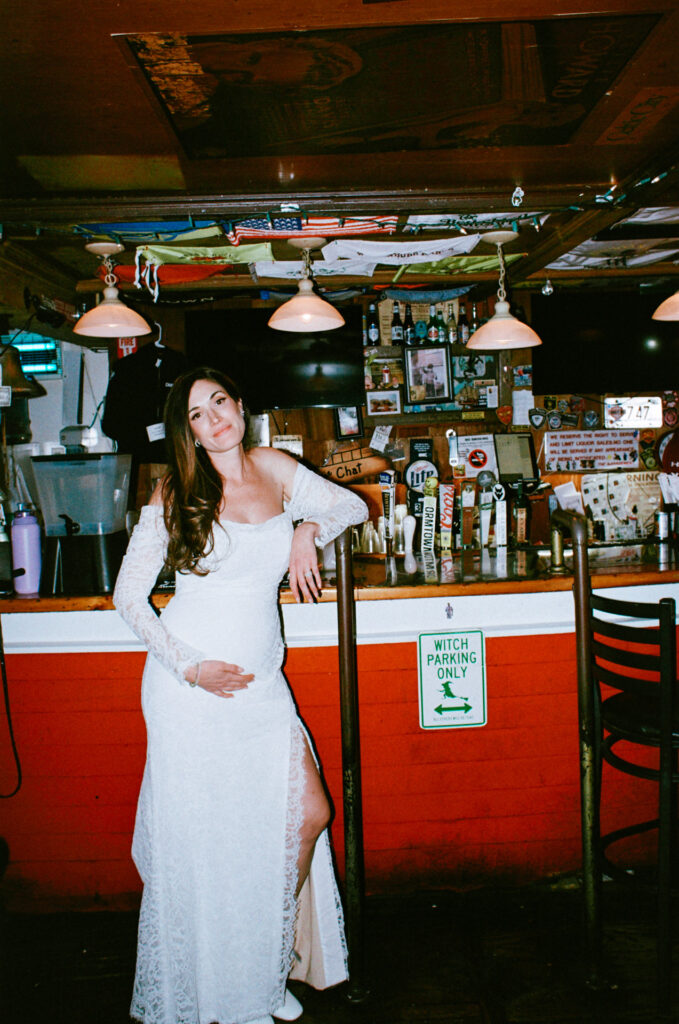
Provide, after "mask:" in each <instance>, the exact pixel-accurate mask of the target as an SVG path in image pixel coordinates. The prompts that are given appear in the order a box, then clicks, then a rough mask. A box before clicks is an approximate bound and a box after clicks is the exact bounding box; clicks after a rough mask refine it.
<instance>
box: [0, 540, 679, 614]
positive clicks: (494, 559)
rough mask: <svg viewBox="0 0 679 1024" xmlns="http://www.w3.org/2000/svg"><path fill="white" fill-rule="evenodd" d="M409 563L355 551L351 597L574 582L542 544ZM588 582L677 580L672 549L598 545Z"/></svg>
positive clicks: (161, 601) (534, 589) (63, 603)
mask: <svg viewBox="0 0 679 1024" xmlns="http://www.w3.org/2000/svg"><path fill="white" fill-rule="evenodd" d="M415 560H416V567H413V569H412V570H411V571H407V569H406V564H405V559H404V556H403V555H397V556H395V557H394V558H393V559H387V558H385V556H384V555H361V554H358V555H354V559H353V571H354V599H355V600H356V601H393V600H403V599H404V598H420V597H464V596H470V595H473V594H521V593H524V594H528V593H544V592H550V591H569V592H570V590H571V588H572V586H573V575H572V572H571V571H570V561H571V556H570V552H569V551H567V553H566V570H567V571H566V572H565V573H563V574H556V575H555V574H553V573H552V572H551V570H550V559H549V552H548V551H547V549H545V548H542V547H540V548H526V549H524V550H522V551H509V552H507V553H506V555H504V556H502V557H501V558H499V557H498V554H497V553H496V552H495V551H486V552H481V551H478V550H473V551H468V552H462V553H457V552H456V553H454V554H453V555H452V556H445V555H444V556H443V557H441V556H440V555H436V556H435V557H434V559H433V561H432V562H431V563H430V566H429V569H428V571H427V567H426V566H425V565H423V559H422V555H420V554H418V555H416V556H415ZM589 562H590V570H591V575H592V579H593V582H594V585H595V587H597V588H601V589H605V588H607V587H635V586H649V585H656V584H665V583H678V582H679V552H675V551H673V550H670V551H668V553H667V555H666V557H664V558H662V559H659V546H658V545H656V544H628V545H600V546H593V547H592V548H590V551H589ZM322 575H323V592H322V595H321V598H320V602H321V603H325V602H335V601H336V599H337V592H336V590H335V578H334V571H333V570H332V569H329V570H323V573H322ZM172 595H173V591H172V588H170V587H168V588H165V589H159V590H156V591H155V592H154V594H153V598H152V600H153V604H154V605H155V607H156V608H158V609H160V608H163V607H165V605H166V604H167V603H168V602H169V601H170V600H171V598H172ZM280 601H281V604H294V603H295V599H294V597H293V595H292V593H291V592H290V590H289V589H288V588H287V586H286V585H285V584H283V585H282V586H281V591H280ZM111 609H113V601H112V599H111V596H110V595H106V594H96V595H79V596H76V595H73V596H71V595H47V594H41V595H40V596H39V597H37V596H36V597H20V596H14V597H2V598H0V613H5V614H11V613H25V612H65V611H110V610H111Z"/></svg>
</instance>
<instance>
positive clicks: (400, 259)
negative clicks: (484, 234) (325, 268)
mask: <svg viewBox="0 0 679 1024" xmlns="http://www.w3.org/2000/svg"><path fill="white" fill-rule="evenodd" d="M480 237H481V236H480V235H479V234H474V235H460V236H459V237H458V238H442V239H433V240H431V241H425V240H424V239H419V238H413V240H412V242H364V241H363V240H362V239H360V238H359V239H357V238H353V239H351V241H344V240H341V241H334V242H329V243H328V244H327V245H326V246H325V247H324V249H323V258H324V259H326V260H333V259H368V260H374V261H375V263H382V264H387V265H389V266H397V267H398V266H404V265H407V264H410V263H425V262H432V261H435V260H442V259H445V258H446V257H447V256H458V255H460V254H461V253H467V252H471V251H472V249H473V248H474V247H475V245H476V244H477V243H478V241H479V239H480Z"/></svg>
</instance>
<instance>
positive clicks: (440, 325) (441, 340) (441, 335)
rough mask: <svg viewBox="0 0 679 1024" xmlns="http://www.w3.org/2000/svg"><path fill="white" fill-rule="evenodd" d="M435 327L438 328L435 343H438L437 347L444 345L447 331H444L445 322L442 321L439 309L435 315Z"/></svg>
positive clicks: (441, 311)
mask: <svg viewBox="0 0 679 1024" xmlns="http://www.w3.org/2000/svg"><path fill="white" fill-rule="evenodd" d="M436 326H437V328H438V338H437V341H438V343H439V345H444V344H445V341H446V334H447V331H446V322H445V320H444V319H443V310H442V309H439V310H438V312H437V314H436Z"/></svg>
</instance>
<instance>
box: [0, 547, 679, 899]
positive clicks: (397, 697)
mask: <svg viewBox="0 0 679 1024" xmlns="http://www.w3.org/2000/svg"><path fill="white" fill-rule="evenodd" d="M662 555H663V557H662V558H661V559H660V560H659V557H658V556H659V550H658V548H657V547H655V546H653V545H644V546H640V545H631V546H629V547H622V546H621V547H617V548H612V547H608V548H601V549H594V550H592V552H591V570H592V576H593V582H594V586H595V588H596V589H597V590H600V589H606V588H616V590H617V592H618V594H619V595H620V596H622V593H624V590H625V589H627V590H628V594H627V596H630V597H631V596H632V595H633V596H634V597H635V598H636V599H638V600H653V601H657V600H658V599H659V598H660V597H663V596H674V597H675V598H677V599H679V564H678V563H677V560H676V558H675V555H674V553H671V554H670V556H669V558H667V557H665V553H664V552H662ZM567 562H568V556H567ZM407 568H412V563H410V564H409V565H408V566H406V564H405V560H404V559H403V558H402V557H401V558H396V559H395V560H394V561H393V562H390V561H388V560H386V559H385V558H384V557H381V558H380V557H379V556H357V557H355V558H354V594H355V598H356V636H357V643H358V688H359V711H360V730H361V761H362V767H363V808H364V836H365V863H366V880H367V888H368V891H370V892H379V891H383V892H394V891H396V890H398V889H403V890H408V889H412V888H421V887H423V886H424V887H431V888H434V887H445V886H450V887H458V886H465V885H470V884H476V883H483V882H486V881H488V879H489V878H491V877H492V879H493V881H494V882H496V883H497V882H502V881H506V882H507V883H510V884H511V883H516V882H524V881H528V880H532V879H537V878H544V877H545V876H549V875H553V874H558V873H561V872H571V871H573V870H575V869H576V868H577V867H578V865H579V862H580V795H579V757H578V726H577V721H578V719H577V673H576V660H575V638H574V614H573V611H574V610H573V597H572V593H571V588H572V583H573V578H572V576H571V575H557V576H554V575H551V574H550V572H549V555H548V552H547V551H546V550H544V549H541V550H540V549H533V550H528V551H525V552H524V551H520V552H509V553H508V554H507V557H506V560H505V559H504V558H503V557H502V555H501V556H500V560H499V563H498V561H497V556H496V555H495V554H494V553H488V552H486V553H485V554H484V555H483V556H482V555H481V553H480V552H464V553H463V554H462V555H460V556H458V555H456V556H455V557H453V558H452V559H446V558H444V559H442V560H441V559H437V560H436V562H435V564H434V565H431V566H429V565H427V564H424V565H423V564H422V560H421V559H418V563H417V566H416V571H415V572H408V571H406V569H407ZM171 597H172V595H171V593H167V592H163V593H155V594H154V596H153V602H154V604H155V605H156V607H158V608H160V607H161V606H163V605H165V604H166V603H167V602H168V601H169V600H171ZM281 604H282V618H283V629H284V634H285V640H286V645H287V654H286V662H285V666H284V670H285V674H286V676H287V678H288V680H289V682H290V685H291V687H292V690H293V693H294V696H295V700H296V702H297V705H298V707H299V709H300V713H301V715H302V717H303V719H304V720H305V722H306V723H307V725H308V727H309V729H310V731H311V733H312V735H313V737H314V740H315V743H316V747H317V751H318V754H319V757H320V760H321V763H322V767H323V772H324V777H325V780H326V783H327V786H328V789H329V792H330V795H331V798H332V800H333V803H334V806H335V810H336V817H335V820H334V822H333V825H332V834H333V841H334V845H335V848H336V850H337V853H338V863H339V867H340V873H341V871H342V865H343V849H342V841H343V830H342V825H343V822H342V760H341V746H340V714H339V699H338V693H339V682H338V651H337V612H336V591H335V589H334V577H333V572H332V570H329V571H328V572H327V573H326V585H325V586H324V590H323V594H322V598H321V600H320V601H319V602H318V603H317V604H313V605H311V604H304V605H300V604H297V603H296V602H295V601H294V599H293V597H292V595H291V594H290V592H289V591H287V590H285V589H283V590H282V592H281ZM0 612H1V613H3V614H2V629H3V634H4V642H5V650H6V652H7V666H8V678H9V693H10V702H11V708H12V717H13V724H14V730H15V735H16V740H17V746H18V750H19V755H20V757H21V762H22V769H23V775H24V781H23V785H22V787H21V789H20V791H19V793H18V794H17V795H16V796H15V797H13V798H12V799H9V800H5V801H3V821H2V827H1V828H0V834H2V835H3V836H4V837H5V838H6V839H7V842H8V843H9V846H10V858H11V860H10V865H9V867H8V870H7V874H6V877H5V880H4V883H3V893H4V898H5V900H6V902H7V903H8V905H10V906H13V907H19V908H25V909H31V910H32V909H45V908H48V907H82V908H87V909H91V908H94V907H102V906H111V907H121V906H130V905H134V904H135V903H136V901H137V900H138V897H139V889H140V885H139V880H138V878H137V875H136V872H135V869H134V867H133V865H132V861H131V858H130V841H131V832H132V826H133V822H134V811H135V804H136V797H137V792H138V787H139V782H140V779H141V773H142V769H143V764H144V756H145V730H144V722H143V718H142V715H141V710H140V706H139V705H140V701H139V684H140V679H141V673H142V669H143V664H144V658H145V653H144V649H143V646H142V645H141V644H140V643H139V641H138V640H137V639H136V637H134V636H133V634H132V633H131V632H130V631H129V630H128V628H127V626H126V625H125V623H124V622H123V621H122V619H121V618H120V616H119V615H118V613H117V612H116V611H115V610H114V609H113V606H112V602H111V598H110V597H101V596H93V597H60V596H54V597H40V598H5V599H2V600H0ZM36 613H41V614H36ZM467 630H474V631H476V632H477V633H478V632H479V631H481V632H482V634H483V644H484V651H485V686H486V691H487V720H486V723H485V724H483V725H481V726H476V727H474V726H472V727H469V726H467V727H454V728H441V729H433V730H432V729H425V728H422V727H421V725H420V718H419V699H418V698H419V682H418V638H419V636H420V635H421V634H422V633H431V632H435V633H438V632H444V631H450V632H455V631H460V632H465V631H467ZM456 692H457V691H456ZM1 735H2V736H3V739H2V741H1V742H0V789H1V790H2V792H8V791H10V790H11V789H12V787H13V785H14V781H15V778H16V771H15V766H14V763H13V758H12V754H11V748H10V745H9V742H8V740H7V730H6V727H5V726H4V723H3V729H2V733H1ZM615 774H616V775H618V776H620V773H615ZM605 782H606V780H605ZM611 785H615V787H616V791H615V794H614V795H613V798H612V800H610V801H609V802H608V805H607V806H609V807H610V808H611V811H610V813H611V814H612V815H613V820H612V821H611V825H610V827H616V821H615V815H616V813H617V812H616V808H619V807H621V805H627V806H626V807H625V814H629V813H632V814H633V813H634V812H635V811H636V810H637V808H638V809H639V810H640V813H641V815H642V816H643V813H644V812H645V802H646V801H647V799H648V795H647V793H646V790H645V788H644V787H645V786H646V785H647V784H646V783H645V782H643V781H642V782H641V783H639V781H638V780H627V779H625V778H623V777H622V776H621V777H620V779H619V780H616V781H615V783H614V784H613V783H612V782H611ZM648 785H650V784H648ZM607 827H608V823H607Z"/></svg>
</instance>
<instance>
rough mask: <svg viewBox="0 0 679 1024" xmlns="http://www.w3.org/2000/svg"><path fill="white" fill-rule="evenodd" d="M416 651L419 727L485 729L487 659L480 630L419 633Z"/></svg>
mask: <svg viewBox="0 0 679 1024" xmlns="http://www.w3.org/2000/svg"><path fill="white" fill-rule="evenodd" d="M417 651H418V659H417V664H418V676H419V688H420V726H421V727H422V728H423V729H459V728H463V727H464V726H474V725H475V726H479V725H485V724H486V721H487V717H486V657H485V640H484V636H483V633H482V632H481V630H480V629H470V630H465V631H464V632H458V631H446V632H445V633H420V635H419V637H418V642H417Z"/></svg>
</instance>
